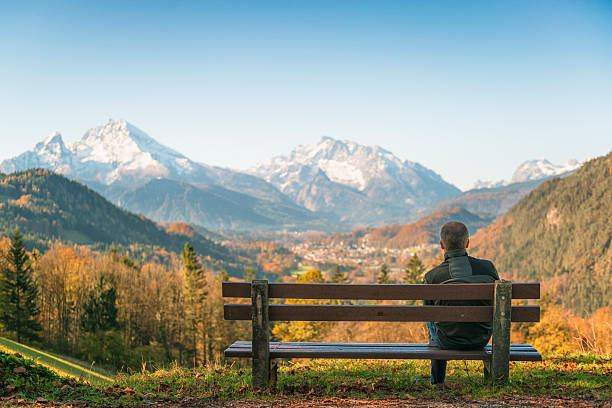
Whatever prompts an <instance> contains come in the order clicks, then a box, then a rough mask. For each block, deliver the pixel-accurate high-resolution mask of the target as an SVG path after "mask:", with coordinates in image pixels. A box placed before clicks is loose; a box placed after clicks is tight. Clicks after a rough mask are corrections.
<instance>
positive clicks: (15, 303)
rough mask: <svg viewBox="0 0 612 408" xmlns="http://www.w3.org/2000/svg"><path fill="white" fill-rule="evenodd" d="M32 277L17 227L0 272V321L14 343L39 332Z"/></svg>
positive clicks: (35, 293) (34, 287)
mask: <svg viewBox="0 0 612 408" xmlns="http://www.w3.org/2000/svg"><path fill="white" fill-rule="evenodd" d="M32 275H33V273H32V265H31V262H30V258H29V256H28V254H27V253H26V250H25V247H24V246H23V237H22V235H21V233H20V232H19V229H18V228H17V229H15V232H13V234H12V236H11V245H10V247H9V251H8V254H7V255H6V262H5V266H4V267H3V268H2V270H1V271H0V322H2V324H3V325H4V329H5V330H6V331H8V332H11V333H15V336H16V338H17V342H21V341H22V340H37V339H38V332H39V331H40V330H41V327H40V324H39V322H38V320H37V318H38V315H39V314H40V310H39V307H38V304H37V303H36V300H37V296H38V287H37V286H36V282H35V281H34V279H33V276H32Z"/></svg>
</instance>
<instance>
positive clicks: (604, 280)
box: [472, 153, 612, 315]
mask: <svg viewBox="0 0 612 408" xmlns="http://www.w3.org/2000/svg"><path fill="white" fill-rule="evenodd" d="M610 220H612V153H608V154H607V155H606V156H602V157H598V158H596V159H593V160H590V161H588V162H586V163H585V164H584V165H583V166H582V167H581V168H580V169H578V171H576V172H575V173H574V174H571V175H569V176H567V177H565V178H553V179H551V180H548V181H546V182H544V183H543V184H542V185H540V186H539V187H538V188H536V189H535V190H533V191H532V192H531V193H529V194H528V195H527V196H525V197H524V198H523V199H522V200H520V201H519V202H518V203H517V204H516V205H514V206H513V207H512V208H511V209H510V210H509V211H508V212H507V213H506V214H505V215H503V216H502V217H501V218H499V219H498V220H497V221H496V222H495V223H493V224H492V225H490V226H489V227H487V228H484V229H482V230H480V231H479V232H478V233H477V234H476V235H475V236H474V238H473V240H472V248H473V251H472V253H473V254H475V255H476V256H481V257H484V258H488V259H492V260H493V261H494V262H495V264H496V265H497V268H498V270H499V271H500V273H501V275H502V276H503V277H505V278H506V279H516V280H522V281H531V280H533V281H542V282H543V285H544V288H545V289H546V291H547V292H549V293H551V294H552V299H554V301H556V302H560V303H562V304H563V305H564V306H567V307H570V308H572V309H573V310H574V311H576V312H577V313H579V314H582V315H586V314H589V313H591V312H593V311H594V310H596V309H598V308H600V307H605V306H612V246H611V240H612V224H611V221H610Z"/></svg>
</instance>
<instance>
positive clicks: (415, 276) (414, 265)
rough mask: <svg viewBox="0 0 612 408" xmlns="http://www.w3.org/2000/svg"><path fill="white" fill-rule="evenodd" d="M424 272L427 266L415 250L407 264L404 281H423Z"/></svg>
mask: <svg viewBox="0 0 612 408" xmlns="http://www.w3.org/2000/svg"><path fill="white" fill-rule="evenodd" d="M424 273H425V266H424V265H423V262H422V261H421V259H420V258H419V256H418V255H417V254H416V252H415V254H414V255H412V257H411V258H410V260H409V261H408V264H406V269H405V270H404V283H423V274H424Z"/></svg>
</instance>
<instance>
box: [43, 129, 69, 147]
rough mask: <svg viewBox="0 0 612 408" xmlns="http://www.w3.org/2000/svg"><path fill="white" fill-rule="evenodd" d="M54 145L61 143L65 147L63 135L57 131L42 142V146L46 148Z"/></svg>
mask: <svg viewBox="0 0 612 408" xmlns="http://www.w3.org/2000/svg"><path fill="white" fill-rule="evenodd" d="M54 143H59V144H61V145H64V140H63V139H62V134H61V133H60V132H58V131H57V130H56V131H55V132H51V133H49V136H47V137H46V138H45V140H43V141H42V144H43V145H44V146H47V145H50V144H54Z"/></svg>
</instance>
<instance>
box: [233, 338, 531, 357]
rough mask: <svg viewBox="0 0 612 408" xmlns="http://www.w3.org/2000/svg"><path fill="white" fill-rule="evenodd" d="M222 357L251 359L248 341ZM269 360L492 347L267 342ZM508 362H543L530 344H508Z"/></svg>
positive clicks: (441, 353)
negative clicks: (445, 347) (446, 347)
mask: <svg viewBox="0 0 612 408" xmlns="http://www.w3.org/2000/svg"><path fill="white" fill-rule="evenodd" d="M225 357H252V349H251V342H250V341H237V342H235V343H234V344H232V345H231V346H230V347H229V348H227V349H226V350H225ZM270 358H271V359H273V358H359V359H368V358H371V359H390V358H396V359H428V360H430V359H433V360H482V361H490V360H491V345H490V344H488V345H487V346H486V347H485V349H484V350H474V351H458V350H442V349H440V348H438V347H436V346H433V345H430V344H410V343H291V342H270ZM510 361H542V356H541V355H540V353H539V352H538V351H537V350H536V349H535V348H534V347H533V346H531V345H529V344H511V345H510Z"/></svg>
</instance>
